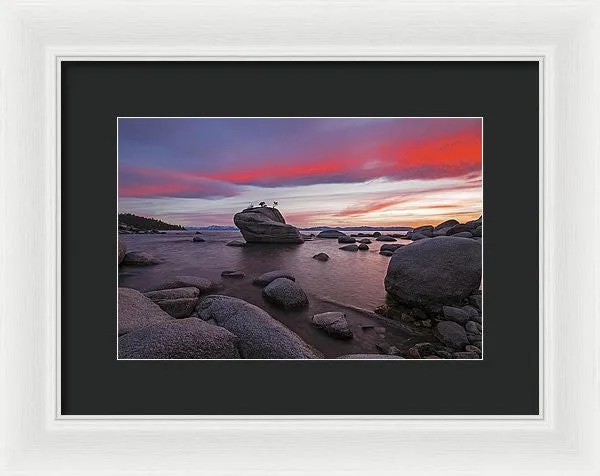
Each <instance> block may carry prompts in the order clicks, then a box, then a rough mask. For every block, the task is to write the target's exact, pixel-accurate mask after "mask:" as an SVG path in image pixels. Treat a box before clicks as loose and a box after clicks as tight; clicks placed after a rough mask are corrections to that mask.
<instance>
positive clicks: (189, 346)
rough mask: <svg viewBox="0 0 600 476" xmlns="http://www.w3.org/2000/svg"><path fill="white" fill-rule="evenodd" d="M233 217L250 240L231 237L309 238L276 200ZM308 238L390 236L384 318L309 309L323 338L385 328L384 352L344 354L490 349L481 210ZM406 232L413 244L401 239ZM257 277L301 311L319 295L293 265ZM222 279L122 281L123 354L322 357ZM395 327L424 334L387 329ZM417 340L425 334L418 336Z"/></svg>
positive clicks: (469, 353)
mask: <svg viewBox="0 0 600 476" xmlns="http://www.w3.org/2000/svg"><path fill="white" fill-rule="evenodd" d="M258 208H260V209H259V210H256V209H258ZM236 217H237V218H236ZM234 222H235V223H236V225H237V226H238V227H239V228H240V231H241V233H242V235H243V237H244V240H245V241H241V240H233V241H229V242H227V243H226V244H223V245H222V246H231V247H234V248H235V247H244V246H269V245H268V244H269V243H289V244H301V243H303V242H304V241H305V240H306V239H305V237H303V236H302V234H301V233H300V232H299V231H298V229H296V228H295V227H293V226H292V225H289V224H286V223H285V219H284V218H283V216H282V215H281V213H280V212H279V210H277V209H274V208H270V207H254V208H253V209H247V210H244V211H242V212H240V213H238V214H236V215H235V217H234ZM200 235H201V233H199V232H198V233H197V235H196V236H194V237H193V238H192V240H193V241H194V242H196V243H198V245H194V246H199V247H202V246H204V245H203V243H204V239H203V238H202V237H201V236H200ZM196 238H200V239H196ZM308 238H309V239H311V241H314V242H316V243H315V245H316V246H317V249H318V243H319V242H321V241H320V240H334V239H335V240H337V241H338V243H340V245H341V246H340V247H339V248H340V249H341V250H343V251H348V252H359V253H360V252H366V251H368V250H369V245H371V247H372V246H374V244H373V243H377V242H381V245H380V248H379V254H381V255H382V256H389V257H390V261H389V264H388V268H387V273H386V275H385V279H384V285H385V290H386V291H387V296H388V297H387V299H386V304H384V305H382V306H379V307H378V308H376V309H374V310H372V311H373V312H371V311H370V310H365V315H367V314H368V315H369V319H373V318H372V316H379V318H380V319H381V320H382V324H381V325H371V324H363V325H360V326H358V329H357V325H356V323H354V324H353V323H351V322H350V321H349V320H348V317H349V315H348V313H349V312H355V311H352V310H351V309H350V307H348V312H342V311H340V310H339V309H340V307H339V306H337V307H334V306H332V307H331V310H329V311H326V312H318V313H315V314H311V315H309V316H308V322H309V323H310V325H311V326H313V327H314V329H315V330H316V332H318V333H319V332H320V333H321V334H322V335H323V339H335V340H338V341H340V342H341V341H344V342H352V341H353V340H355V339H357V338H360V333H364V332H372V333H373V335H376V336H377V341H376V342H377V344H376V350H377V352H378V353H363V354H346V355H341V356H339V357H338V358H392V359H397V358H405V359H420V358H424V359H481V358H482V349H483V347H482V334H483V328H482V325H483V319H482V295H481V291H480V284H481V267H482V263H481V247H482V218H481V217H480V218H479V219H478V220H473V221H471V222H467V223H462V224H461V223H459V222H458V221H456V220H447V221H445V222H443V223H440V224H439V225H437V226H433V225H429V226H423V227H418V228H415V229H413V230H412V231H409V232H407V233H405V234H399V233H394V234H385V235H382V234H381V233H379V232H374V233H357V234H356V235H352V236H349V235H347V234H345V233H343V232H341V231H337V230H325V231H322V232H320V233H319V234H318V235H317V236H316V237H314V238H312V237H308ZM399 239H401V240H411V241H412V243H409V244H406V243H394V242H396V241H398V240H399ZM192 240H190V241H192ZM311 245H312V243H311ZM303 246H308V244H305V245H303ZM194 249H195V248H194ZM117 253H118V264H119V265H120V266H123V267H129V266H136V267H139V266H155V265H160V264H161V262H162V261H161V260H160V259H157V258H155V257H154V256H152V255H151V254H150V253H147V252H145V251H137V250H136V251H130V252H128V250H127V247H126V245H125V243H124V241H123V240H122V239H121V237H119V239H118V251H117ZM371 256H372V255H371ZM309 258H310V256H309ZM313 258H314V259H315V260H316V261H322V262H323V263H322V264H320V265H319V266H329V265H330V264H328V263H327V261H329V260H330V259H331V258H330V256H329V255H328V254H327V253H324V252H319V253H317V254H315V255H314V256H313ZM380 259H384V258H380ZM315 264H316V263H315ZM156 269H161V267H160V266H159V268H156ZM221 276H222V279H228V280H231V279H233V278H237V279H238V280H240V279H241V280H243V279H244V278H245V274H244V273H243V272H242V271H240V270H228V269H223V270H222V272H221ZM250 278H251V279H252V280H253V282H254V285H255V288H256V293H257V297H258V296H260V295H262V299H263V300H264V302H265V303H269V306H275V307H276V308H278V309H282V310H284V311H285V310H288V311H294V312H297V310H299V309H307V307H308V305H309V300H310V299H311V298H310V297H309V296H308V295H307V294H306V292H305V291H304V289H303V288H302V286H301V283H300V284H299V283H298V282H297V281H296V279H295V276H294V273H293V270H285V269H280V270H272V271H271V272H269V273H265V274H263V275H261V276H250ZM234 281H236V282H237V280H234ZM220 286H221V284H220V283H218V282H215V281H211V280H208V279H205V278H202V277H198V276H175V277H174V278H172V279H168V280H165V281H164V282H163V283H161V284H159V285H157V286H154V287H153V289H151V290H146V291H145V292H143V293H142V292H140V291H137V290H135V289H131V288H125V287H121V288H119V293H118V296H119V298H118V311H119V325H118V329H119V338H118V339H119V358H122V359H215V358H217V359H240V358H248V359H298V358H300V359H303V358H304V359H307V358H309V359H315V358H323V354H322V353H321V351H319V350H318V349H317V348H315V347H313V346H312V345H310V344H309V343H307V342H306V341H305V340H303V339H302V338H301V337H300V336H299V335H298V334H297V333H295V332H294V331H292V330H291V329H289V328H288V327H286V326H285V325H284V324H282V323H281V322H280V321H278V320H277V319H275V318H274V317H272V316H271V315H270V314H269V313H268V312H267V311H265V310H264V309H261V307H263V306H262V305H261V307H259V306H256V305H254V304H251V303H249V302H246V301H244V300H242V299H239V298H235V297H232V296H227V295H224V294H219V290H220ZM311 309H312V308H311ZM305 312H306V311H305ZM313 312H314V311H313ZM386 326H387V327H388V328H390V326H391V327H397V328H398V329H401V330H402V331H403V332H404V334H405V335H407V336H410V335H414V336H417V337H415V338H414V339H413V338H407V339H400V338H395V339H394V338H391V337H388V338H386V333H385V329H386ZM357 332H358V333H359V334H357ZM388 335H389V332H388ZM415 340H419V342H414V343H411V342H413V341H415Z"/></svg>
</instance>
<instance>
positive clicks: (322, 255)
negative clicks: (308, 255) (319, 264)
mask: <svg viewBox="0 0 600 476" xmlns="http://www.w3.org/2000/svg"><path fill="white" fill-rule="evenodd" d="M313 258H314V259H316V260H319V261H329V255H328V254H327V253H318V254H316V255H314V256H313Z"/></svg>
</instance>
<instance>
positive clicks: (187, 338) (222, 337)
mask: <svg viewBox="0 0 600 476" xmlns="http://www.w3.org/2000/svg"><path fill="white" fill-rule="evenodd" d="M238 342H239V339H238V338H237V337H236V336H235V335H234V334H232V333H231V332H229V331H227V330H225V329H223V328H222V327H219V326H213V325H210V324H207V323H206V322H204V321H202V320H200V319H196V318H195V317H189V318H187V319H177V320H172V321H167V322H162V323H158V324H154V325H152V326H148V327H144V328H143V329H139V330H137V331H133V332H130V333H128V334H126V335H124V336H122V337H120V338H119V358H121V359H239V358H240V357H241V356H240V353H239V350H238Z"/></svg>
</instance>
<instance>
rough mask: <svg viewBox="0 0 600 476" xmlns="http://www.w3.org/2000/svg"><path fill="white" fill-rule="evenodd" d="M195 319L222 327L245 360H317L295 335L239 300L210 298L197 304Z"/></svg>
mask: <svg viewBox="0 0 600 476" xmlns="http://www.w3.org/2000/svg"><path fill="white" fill-rule="evenodd" d="M197 310H198V316H199V317H200V318H201V319H203V320H205V321H208V322H210V323H214V324H216V325H218V326H221V327H224V328H225V329H227V330H228V331H230V332H232V333H233V334H235V335H236V336H237V337H238V338H239V339H240V342H239V349H240V354H241V355H242V357H244V358H247V359H307V358H308V359H314V358H317V357H320V355H317V353H316V352H315V351H314V350H313V349H312V348H311V347H310V346H309V345H308V344H307V343H306V342H304V341H303V340H302V339H301V338H300V337H298V336H297V335H296V334H295V333H294V332H292V331H291V330H290V329H288V328H287V327H285V326H284V325H283V324H281V323H280V322H279V321H277V320H275V319H273V318H272V317H271V316H270V315H269V314H267V313H266V312H265V311H263V310H262V309H260V308H258V307H256V306H254V305H252V304H250V303H249V302H246V301H243V300H241V299H237V298H233V297H229V296H220V295H211V296H207V297H205V298H204V299H203V300H202V301H200V303H199V304H198V308H197Z"/></svg>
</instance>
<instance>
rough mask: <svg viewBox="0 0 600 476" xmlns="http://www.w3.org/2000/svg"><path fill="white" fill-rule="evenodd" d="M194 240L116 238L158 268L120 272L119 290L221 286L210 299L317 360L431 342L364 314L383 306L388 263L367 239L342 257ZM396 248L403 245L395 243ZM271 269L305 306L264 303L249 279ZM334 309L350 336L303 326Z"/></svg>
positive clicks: (336, 252)
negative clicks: (301, 343)
mask: <svg viewBox="0 0 600 476" xmlns="http://www.w3.org/2000/svg"><path fill="white" fill-rule="evenodd" d="M358 232H359V231H357V232H356V233H358ZM363 232H364V231H363ZM305 233H306V232H305ZM316 233H318V232H315V234H316ZM344 233H346V234H348V235H349V234H351V233H355V232H352V231H345V232H344ZM368 233H371V232H370V231H369V232H368ZM386 233H389V232H386ZM393 233H398V232H393ZM194 236H197V235H195V233H194V232H193V231H173V232H167V234H132V235H120V237H121V239H122V240H123V241H124V242H125V243H126V244H127V251H146V252H148V253H151V254H152V255H153V256H155V257H157V258H160V259H161V260H162V261H163V262H162V263H161V264H159V265H156V266H140V267H136V266H120V267H119V286H122V287H130V288H134V289H137V290H139V291H142V292H143V291H146V290H148V289H150V288H153V287H155V286H158V285H160V284H161V283H163V282H165V281H167V280H169V279H171V278H174V277H175V276H181V275H187V276H201V277H204V278H208V279H210V280H212V281H215V282H217V283H220V284H221V285H222V289H220V290H219V291H218V292H216V293H215V294H225V295H228V296H234V297H238V298H241V299H244V300H245V301H248V302H250V303H252V304H254V305H256V306H258V307H260V308H262V309H264V310H265V311H267V312H268V313H269V314H270V315H271V316H273V317H274V318H275V319H277V320H279V321H280V322H282V323H283V324H284V325H286V326H287V327H289V328H290V329H292V330H293V331H294V332H296V333H297V334H298V335H300V336H301V337H302V338H303V339H304V340H305V341H306V342H308V343H309V344H311V345H312V346H314V347H315V348H317V349H319V350H320V351H321V352H323V354H324V355H325V357H337V356H339V355H343V354H349V353H378V349H377V346H376V344H377V343H380V344H381V343H384V344H389V345H395V346H397V347H398V348H399V349H401V350H404V351H405V350H407V349H408V347H410V346H412V345H414V344H415V343H416V342H422V341H427V340H429V339H430V338H431V331H430V330H429V329H426V328H414V327H412V326H407V325H406V324H404V323H400V322H390V321H388V320H385V319H382V318H380V317H378V316H377V315H375V314H374V313H373V312H372V311H373V310H374V309H375V308H376V307H377V306H380V305H381V304H384V303H385V297H386V293H385V289H384V284H383V280H384V277H385V274H386V270H387V266H388V263H389V260H390V258H389V257H385V256H382V255H380V254H379V248H380V247H381V245H383V244H384V242H378V241H374V239H373V238H371V240H372V241H373V243H372V244H371V245H369V248H370V249H369V251H357V252H348V251H342V250H340V249H339V247H340V246H343V244H339V243H338V242H337V240H336V239H314V240H312V241H306V242H304V243H302V244H294V245H292V244H289V245H288V244H249V245H246V246H245V247H241V248H237V247H231V246H225V244H226V243H227V242H228V241H231V240H233V239H240V240H243V238H242V235H241V233H240V232H238V231H202V235H201V236H202V237H203V238H204V239H205V240H206V241H205V242H201V243H195V242H192V238H193V237H194ZM397 243H410V241H405V240H400V239H399V240H398V241H397ZM321 252H324V253H327V254H328V255H329V256H330V260H329V261H326V262H322V261H318V260H316V259H313V255H315V254H317V253H321ZM278 269H282V270H288V271H291V272H292V273H293V274H294V276H295V278H296V283H298V284H299V285H300V286H301V287H302V289H304V291H305V292H306V294H307V296H308V299H309V301H310V305H309V307H308V308H305V309H301V310H294V311H288V310H282V309H280V308H278V307H276V306H274V305H272V304H271V303H269V302H267V301H265V300H264V298H263V297H262V289H261V288H260V287H257V286H254V285H253V284H252V280H253V279H254V278H255V277H257V276H259V275H261V274H263V273H266V272H268V271H274V270H278ZM225 270H232V271H233V270H235V271H242V272H244V273H245V275H246V277H245V278H244V279H232V278H222V277H221V272H222V271H225ZM338 310H340V311H343V312H345V313H346V315H347V319H348V321H349V324H350V327H351V328H352V331H353V332H354V338H353V339H351V340H348V341H341V340H337V339H334V338H332V337H329V336H328V335H327V334H326V333H325V332H323V331H321V330H319V329H317V328H315V327H314V326H313V325H312V324H311V323H310V317H311V316H312V315H313V314H316V313H319V312H327V311H338Z"/></svg>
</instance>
